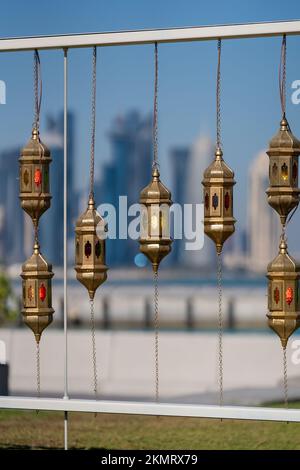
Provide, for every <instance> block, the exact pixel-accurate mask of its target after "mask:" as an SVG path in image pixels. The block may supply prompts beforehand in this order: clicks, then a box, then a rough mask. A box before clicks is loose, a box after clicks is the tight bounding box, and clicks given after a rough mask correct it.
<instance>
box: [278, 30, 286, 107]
mask: <svg viewBox="0 0 300 470" xmlns="http://www.w3.org/2000/svg"><path fill="white" fill-rule="evenodd" d="M279 94H280V104H281V110H282V114H283V116H285V110H286V35H285V34H284V35H283V36H282V43H281V54H280V64H279Z"/></svg>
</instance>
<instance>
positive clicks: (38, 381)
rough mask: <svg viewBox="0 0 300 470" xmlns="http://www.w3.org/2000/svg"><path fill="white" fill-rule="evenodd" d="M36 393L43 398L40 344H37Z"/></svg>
mask: <svg viewBox="0 0 300 470" xmlns="http://www.w3.org/2000/svg"><path fill="white" fill-rule="evenodd" d="M36 393H37V397H38V398H40V397H41V366H40V343H36Z"/></svg>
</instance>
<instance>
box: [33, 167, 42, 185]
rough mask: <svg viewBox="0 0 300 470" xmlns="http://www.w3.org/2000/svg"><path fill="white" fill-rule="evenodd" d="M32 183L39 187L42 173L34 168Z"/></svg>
mask: <svg viewBox="0 0 300 470" xmlns="http://www.w3.org/2000/svg"><path fill="white" fill-rule="evenodd" d="M34 182H35V184H36V185H37V186H41V184H42V172H41V170H40V169H39V168H36V170H35V172H34Z"/></svg>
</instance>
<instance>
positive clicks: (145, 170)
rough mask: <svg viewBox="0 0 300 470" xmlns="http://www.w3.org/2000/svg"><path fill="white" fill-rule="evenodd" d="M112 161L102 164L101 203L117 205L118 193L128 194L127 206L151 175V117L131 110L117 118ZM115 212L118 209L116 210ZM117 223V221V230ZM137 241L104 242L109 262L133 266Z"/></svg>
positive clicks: (131, 202)
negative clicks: (103, 165)
mask: <svg viewBox="0 0 300 470" xmlns="http://www.w3.org/2000/svg"><path fill="white" fill-rule="evenodd" d="M109 138H110V142H111V161H110V162H109V163H108V164H106V165H105V167H104V172H103V179H102V182H101V186H102V195H101V198H100V199H99V200H100V201H101V202H105V203H110V204H113V205H114V207H115V208H116V209H118V207H119V196H127V198H128V199H127V203H128V207H129V206H130V205H131V204H134V203H137V202H138V200H139V193H140V191H141V189H142V188H143V187H144V186H146V185H147V184H148V182H149V179H150V175H151V154H152V124H151V118H150V117H148V116H146V117H142V116H140V114H139V113H138V112H136V111H131V112H129V113H127V114H126V115H125V116H123V117H118V118H117V119H116V120H115V121H114V122H113V123H112V128H111V130H110V132H109ZM117 215H118V210H117ZM118 230H119V226H118V223H117V233H118ZM138 249H139V248H138V243H137V241H135V240H131V239H129V238H127V239H124V240H122V239H121V240H119V239H116V240H108V241H107V258H108V262H109V264H110V265H133V259H134V256H135V254H136V253H137V252H138Z"/></svg>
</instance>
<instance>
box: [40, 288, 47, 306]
mask: <svg viewBox="0 0 300 470" xmlns="http://www.w3.org/2000/svg"><path fill="white" fill-rule="evenodd" d="M46 294H47V289H46V287H45V284H41V285H40V288H39V298H40V300H41V301H42V302H44V300H45V298H46Z"/></svg>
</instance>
